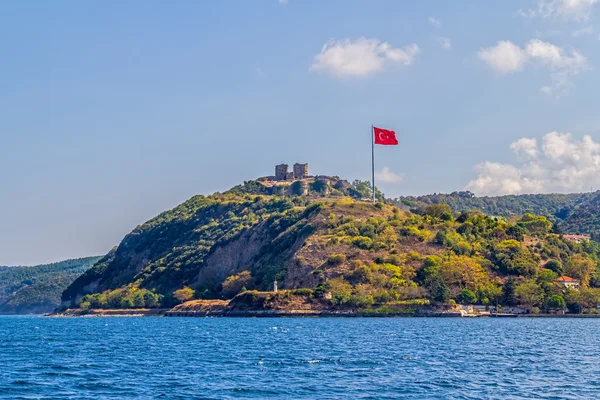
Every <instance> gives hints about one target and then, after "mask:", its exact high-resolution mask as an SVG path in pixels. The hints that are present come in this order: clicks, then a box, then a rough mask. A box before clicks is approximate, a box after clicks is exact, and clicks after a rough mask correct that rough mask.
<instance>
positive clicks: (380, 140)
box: [373, 126, 398, 146]
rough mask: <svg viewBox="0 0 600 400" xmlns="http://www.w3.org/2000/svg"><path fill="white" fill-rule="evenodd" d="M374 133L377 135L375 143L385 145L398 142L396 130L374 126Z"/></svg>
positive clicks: (393, 144) (392, 144)
mask: <svg viewBox="0 0 600 400" xmlns="http://www.w3.org/2000/svg"><path fill="white" fill-rule="evenodd" d="M373 134H374V135H375V144H382V145H385V146H395V145H397V144H398V139H396V132H394V131H390V130H389V129H381V128H377V127H375V126H374V127H373Z"/></svg>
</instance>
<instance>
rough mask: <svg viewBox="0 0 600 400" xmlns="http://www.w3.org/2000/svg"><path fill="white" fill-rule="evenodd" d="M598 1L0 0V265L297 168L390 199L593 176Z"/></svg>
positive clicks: (59, 250) (550, 186) (73, 246)
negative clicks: (359, 183) (392, 138)
mask: <svg viewBox="0 0 600 400" xmlns="http://www.w3.org/2000/svg"><path fill="white" fill-rule="evenodd" d="M599 3H600V0H533V1H529V0H523V1H516V0H515V1H502V2H501V1H495V2H488V1H485V2H484V1H478V0H472V1H470V0H457V1H453V2H448V1H441V0H440V1H419V2H401V1H395V0H389V1H386V0H373V1H363V0H328V1H321V0H287V1H284V0H256V1H245V0H236V1H234V0H224V1H212V2H211V1H191V0H189V1H185V0H182V1H177V2H164V1H152V0H144V1H141V0H137V1H128V2H80V1H61V0H58V1H54V2H17V1H14V2H0V265H31V264H38V263H44V262H51V261H58V260H62V259H66V258H74V257H81V256H88V255H98V254H104V253H106V252H107V251H109V250H110V249H111V248H112V247H113V246H115V245H117V244H118V243H119V242H120V240H121V239H122V238H123V236H124V235H126V234H127V233H128V232H130V231H131V230H132V229H133V228H135V226H136V225H138V224H141V223H143V222H144V221H146V220H148V219H150V218H152V217H153V216H155V215H157V214H158V213H160V212H162V211H164V210H167V209H170V208H172V207H174V206H176V205H177V204H180V203H182V202H183V201H185V200H186V199H188V198H189V197H191V196H193V195H195V194H211V193H214V192H216V191H225V190H227V189H229V188H230V187H232V186H234V185H236V184H239V183H242V182H243V181H245V180H249V179H253V178H256V177H259V176H265V175H271V174H273V173H274V165H275V164H279V163H287V164H290V165H291V164H293V163H295V162H308V163H309V169H310V173H311V174H326V175H339V176H341V177H344V178H346V179H349V180H353V179H363V180H368V179H369V178H370V173H371V170H370V169H371V158H370V156H371V148H370V146H371V145H370V141H371V132H370V127H371V124H375V125H376V126H378V127H382V128H387V129H393V130H395V131H396V133H397V135H398V139H399V142H400V144H399V146H378V148H377V149H376V183H377V185H378V186H379V187H380V188H381V189H382V190H383V191H384V192H385V193H386V195H387V196H389V197H397V196H401V195H419V194H428V193H434V192H435V193H440V192H452V191H456V190H470V191H472V192H474V193H475V194H477V195H499V194H518V193H546V192H582V191H589V190H595V189H598V188H599V187H600V115H599V113H598V105H597V101H598V93H600V91H599V89H600V75H598V72H597V71H598V68H599V67H600V53H599V52H598V48H599V46H600V22H599V20H598V19H599V18H600V4H599Z"/></svg>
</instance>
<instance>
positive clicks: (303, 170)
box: [294, 163, 308, 179]
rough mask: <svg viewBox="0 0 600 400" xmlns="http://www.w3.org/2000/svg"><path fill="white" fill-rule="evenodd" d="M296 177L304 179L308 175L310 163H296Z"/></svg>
mask: <svg viewBox="0 0 600 400" xmlns="http://www.w3.org/2000/svg"><path fill="white" fill-rule="evenodd" d="M294 177H295V178H296V179H304V178H306V177H308V164H299V163H296V164H294Z"/></svg>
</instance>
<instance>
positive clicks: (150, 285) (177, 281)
mask: <svg viewBox="0 0 600 400" xmlns="http://www.w3.org/2000/svg"><path fill="white" fill-rule="evenodd" d="M313 211H314V210H313ZM312 229H313V228H311V209H304V208H302V209H300V208H295V207H294V203H292V202H291V201H289V200H284V199H281V198H270V197H262V196H251V195H246V196H237V195H215V196H210V197H203V196H197V197H194V198H192V199H190V200H188V201H187V202H185V203H183V204H182V205H180V206H178V207H177V208H175V209H173V210H171V211H168V212H165V213H163V214H161V215H159V216H158V217H156V218H154V219H152V220H150V221H148V222H147V223H145V224H143V225H141V226H138V227H137V228H136V229H135V230H134V231H133V232H131V233H130V234H128V235H127V236H126V237H125V238H124V239H123V241H122V242H121V244H120V245H119V246H118V247H117V248H115V249H113V250H112V251H111V252H110V253H109V254H107V255H106V256H105V257H104V258H103V259H102V260H100V262H98V263H97V264H96V265H94V267H93V268H91V269H90V270H89V271H87V272H86V273H84V274H83V275H82V276H81V277H79V278H78V279H77V280H76V281H75V282H73V284H72V285H70V286H69V287H68V288H67V290H65V292H64V293H63V296H62V301H63V305H64V306H68V307H71V306H74V305H76V304H77V302H78V301H79V299H80V298H81V297H82V296H84V295H86V294H90V293H102V292H105V291H111V290H116V289H119V288H128V287H129V288H131V287H135V288H140V289H145V290H148V291H151V292H153V293H157V294H159V295H162V296H165V297H169V296H171V295H172V293H173V292H174V291H175V290H177V289H180V288H182V287H184V286H192V287H194V288H195V289H197V290H200V291H203V292H207V291H208V292H210V293H217V292H218V290H219V285H220V284H221V283H222V282H223V281H224V280H225V278H227V277H228V276H230V275H232V274H234V273H236V272H239V271H241V270H249V271H251V272H252V276H253V277H254V285H255V286H257V287H260V288H262V287H263V286H264V287H265V288H266V287H268V286H269V285H272V282H273V280H275V279H283V278H284V276H285V271H286V268H287V266H288V264H289V261H290V258H291V257H292V254H293V252H294V251H295V249H297V248H299V247H300V246H301V245H302V242H303V240H304V238H305V237H306V236H307V235H309V234H310V232H311V231H312ZM267 282H270V283H267Z"/></svg>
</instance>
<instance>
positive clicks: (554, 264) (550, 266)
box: [544, 260, 564, 275]
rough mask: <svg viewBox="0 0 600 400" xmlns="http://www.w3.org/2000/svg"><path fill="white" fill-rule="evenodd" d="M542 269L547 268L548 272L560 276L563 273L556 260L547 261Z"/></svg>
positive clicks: (560, 264)
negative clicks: (550, 271)
mask: <svg viewBox="0 0 600 400" xmlns="http://www.w3.org/2000/svg"><path fill="white" fill-rule="evenodd" d="M544 268H548V269H549V270H552V271H554V272H556V273H557V274H558V275H562V274H563V273H564V269H563V265H562V263H561V262H560V261H558V260H550V261H548V262H547V263H546V265H544Z"/></svg>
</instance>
